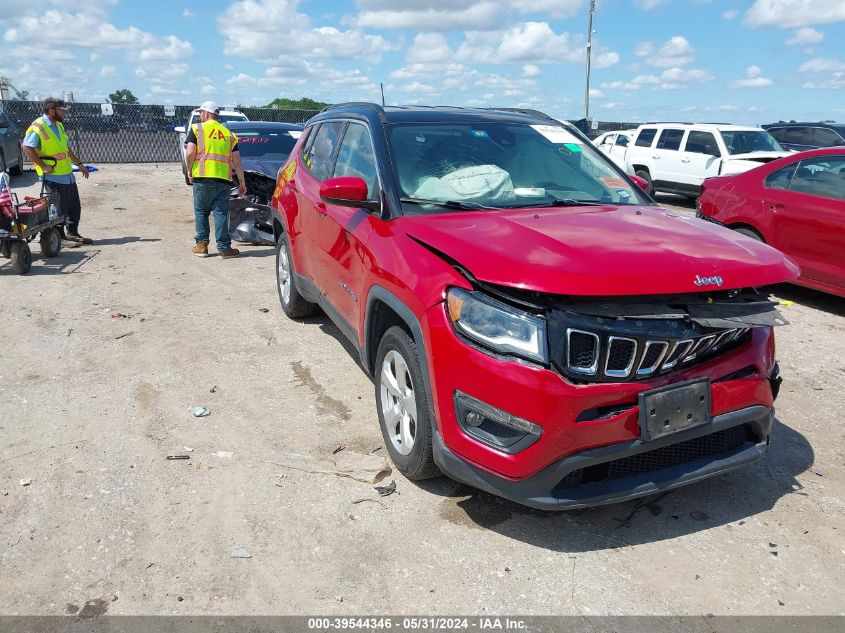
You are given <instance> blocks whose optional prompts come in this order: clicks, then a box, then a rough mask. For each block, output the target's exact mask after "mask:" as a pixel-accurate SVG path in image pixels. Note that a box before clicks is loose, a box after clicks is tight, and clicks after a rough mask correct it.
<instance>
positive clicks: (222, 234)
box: [194, 180, 232, 252]
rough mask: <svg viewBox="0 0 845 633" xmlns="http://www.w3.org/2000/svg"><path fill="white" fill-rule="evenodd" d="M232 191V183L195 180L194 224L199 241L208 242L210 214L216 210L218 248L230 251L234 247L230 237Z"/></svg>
mask: <svg viewBox="0 0 845 633" xmlns="http://www.w3.org/2000/svg"><path fill="white" fill-rule="evenodd" d="M231 191H232V185H231V183H228V182H225V181H223V180H221V181H220V182H195V183H194V224H195V225H196V229H197V234H196V235H195V236H194V240H196V242H197V243H200V242H207V241H208V236H209V233H210V231H211V229H210V228H209V226H208V215H209V214H210V213H211V212H214V237H215V239H216V240H217V250H218V251H220V252H223V251H228V250H229V249H230V248H231V247H232V239H231V238H230V237H229V196H230V194H231Z"/></svg>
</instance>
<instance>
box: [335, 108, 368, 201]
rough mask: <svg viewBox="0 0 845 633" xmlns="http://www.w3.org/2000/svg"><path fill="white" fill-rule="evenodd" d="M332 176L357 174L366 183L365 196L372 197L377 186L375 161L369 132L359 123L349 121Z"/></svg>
mask: <svg viewBox="0 0 845 633" xmlns="http://www.w3.org/2000/svg"><path fill="white" fill-rule="evenodd" d="M332 175H333V176H358V177H359V178H363V179H364V182H366V183H367V196H368V197H370V198H372V197H373V193H374V192H375V191H376V189H377V186H378V177H377V176H376V161H375V156H374V155H373V144H372V143H371V142H370V133H369V131H368V130H367V128H366V127H365V126H363V125H361V124H360V123H350V124H349V125H348V126H347V128H346V133H345V134H344V135H343V141H342V142H341V143H340V149H339V150H338V152H337V160H336V161H335V166H334V174H332Z"/></svg>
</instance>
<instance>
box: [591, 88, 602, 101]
mask: <svg viewBox="0 0 845 633" xmlns="http://www.w3.org/2000/svg"><path fill="white" fill-rule="evenodd" d="M603 97H604V93H603V92H602V91H601V90H599V89H597V88H590V99H602V98H603Z"/></svg>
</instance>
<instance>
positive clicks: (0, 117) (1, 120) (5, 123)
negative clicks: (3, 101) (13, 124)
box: [0, 114, 10, 128]
mask: <svg viewBox="0 0 845 633" xmlns="http://www.w3.org/2000/svg"><path fill="white" fill-rule="evenodd" d="M4 127H10V125H9V119H7V118H6V115H5V114H0V128H4Z"/></svg>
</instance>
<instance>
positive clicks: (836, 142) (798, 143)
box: [763, 121, 845, 152]
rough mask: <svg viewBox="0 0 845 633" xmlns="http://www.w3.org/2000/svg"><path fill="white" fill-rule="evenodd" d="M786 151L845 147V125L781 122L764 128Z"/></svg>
mask: <svg viewBox="0 0 845 633" xmlns="http://www.w3.org/2000/svg"><path fill="white" fill-rule="evenodd" d="M763 129H764V130H768V132H769V134H771V135H772V136H774V137H775V138H776V139H777V141H778V142H779V143H780V144H781V145H782V146H783V148H784V149H792V150H795V151H797V152H803V151H805V150H808V149H817V148H820V147H840V146H845V123H796V122H795V121H790V122H788V123H787V122H786V121H781V122H780V123H769V124H768V125H764V126H763Z"/></svg>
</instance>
